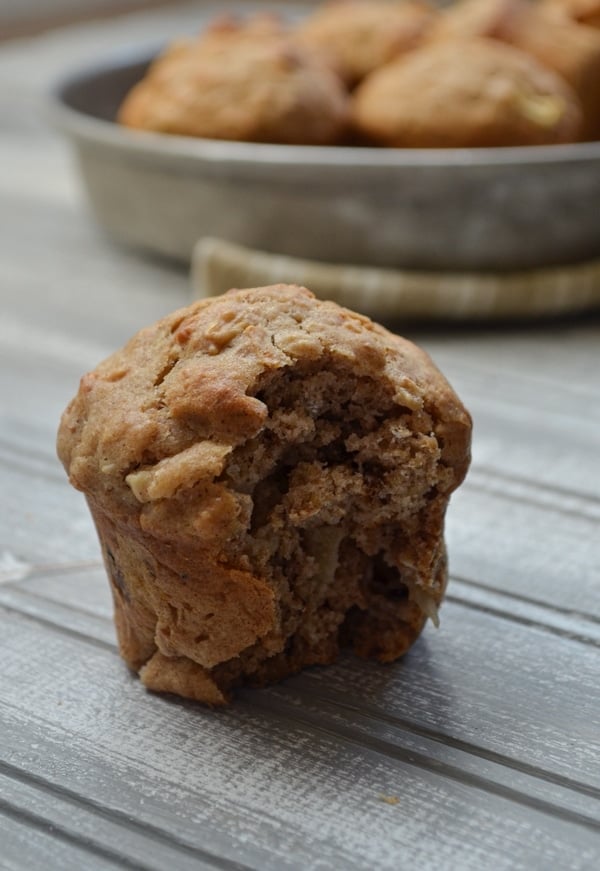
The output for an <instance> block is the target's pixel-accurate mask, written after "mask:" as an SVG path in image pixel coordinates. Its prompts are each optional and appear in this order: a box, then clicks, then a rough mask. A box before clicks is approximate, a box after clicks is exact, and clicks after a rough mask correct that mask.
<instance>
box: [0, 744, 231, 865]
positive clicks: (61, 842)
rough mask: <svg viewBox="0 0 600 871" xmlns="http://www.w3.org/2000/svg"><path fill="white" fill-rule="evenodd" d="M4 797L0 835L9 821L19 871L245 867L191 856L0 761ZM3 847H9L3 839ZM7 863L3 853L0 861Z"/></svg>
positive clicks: (0, 790) (197, 854)
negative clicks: (40, 869) (35, 866)
mask: <svg viewBox="0 0 600 871" xmlns="http://www.w3.org/2000/svg"><path fill="white" fill-rule="evenodd" d="M34 749H39V748H34ZM0 796H1V798H0V832H2V822H3V821H4V824H5V825H6V827H7V832H6V837H7V838H10V840H12V841H13V843H15V847H16V849H15V850H14V861H15V865H14V867H15V868H18V869H19V871H24V869H28V868H31V867H32V864H33V862H34V861H36V862H38V863H39V867H44V866H45V867H52V868H56V869H59V868H60V871H63V868H66V867H68V868H73V869H74V871H82V869H85V871H88V869H96V868H98V869H101V868H102V869H104V868H110V869H117V868H120V869H131V871H164V869H165V868H170V867H174V868H177V871H179V869H181V871H209V869H215V868H219V867H220V868H223V869H225V871H235V869H236V868H238V869H239V868H240V866H238V865H234V864H230V863H226V864H221V863H220V862H218V858H217V861H214V860H213V857H209V858H208V859H207V860H206V861H205V860H204V859H203V857H202V855H201V852H200V851H198V852H195V853H193V852H190V853H188V852H186V851H185V850H182V849H181V848H178V847H173V846H171V845H170V844H168V843H165V842H163V840H161V839H160V838H159V837H153V835H152V832H149V831H140V827H139V826H136V825H135V823H133V824H132V822H131V821H130V820H127V819H120V820H119V819H114V818H110V817H107V816H104V815H102V814H99V813H98V808H96V807H94V805H93V804H91V803H88V804H85V803H84V802H82V801H81V800H80V799H79V797H78V796H77V795H76V794H72V793H71V792H69V791H65V790H61V789H58V788H55V787H53V786H52V784H49V783H48V782H46V781H43V780H40V779H39V778H35V777H32V776H30V775H29V774H28V773H27V772H23V771H21V770H19V769H18V768H14V766H12V765H7V764H2V763H0ZM3 814H4V818H3V816H2V815H3ZM10 840H9V843H10ZM30 841H31V842H32V843H31V844H30ZM48 841H50V842H51V843H50V844H49V843H48ZM38 842H39V844H38ZM2 846H3V848H4V841H2ZM40 847H41V848H42V849H43V850H45V856H44V853H42V855H41V856H39V857H38V855H36V854H37V853H38V850H39V848H40ZM3 852H4V849H3ZM11 852H12V851H11ZM49 856H51V857H52V864H51V866H49V865H45V863H44V862H41V861H40V860H41V859H43V858H45V860H46V862H48V857H49ZM3 859H4V855H3V856H2V859H0V862H2V861H3ZM30 863H31V864H30ZM2 867H3V868H4V867H5V866H4V864H2Z"/></svg>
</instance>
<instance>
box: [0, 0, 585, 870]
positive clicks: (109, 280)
mask: <svg viewBox="0 0 600 871" xmlns="http://www.w3.org/2000/svg"><path fill="white" fill-rule="evenodd" d="M192 20H193V13H192V12H191V11H190V9H189V8H188V9H178V10H175V11H173V10H172V11H171V12H170V13H169V14H168V15H167V14H166V13H165V12H164V11H162V12H154V13H145V14H144V15H139V16H134V17H132V18H123V19H120V20H119V21H118V22H112V23H111V22H103V23H102V24H99V25H97V26H91V25H86V26H78V27H76V28H71V29H63V30H61V31H59V32H55V33H51V34H48V35H46V36H44V37H39V38H37V39H36V40H33V41H30V42H21V43H19V42H14V43H9V44H6V45H5V46H4V47H3V48H2V49H1V50H0V295H1V309H0V420H1V424H0V475H1V479H0V493H1V503H0V505H1V511H0V867H1V868H3V869H19V871H29V869H34V871H36V869H45V871H46V869H61V871H68V869H74V871H75V869H76V871H82V869H83V871H88V869H92V871H96V869H98V871H100V869H103V871H104V869H107V871H108V869H117V868H131V869H156V871H165V869H173V871H179V869H201V868H207V869H208V868H217V869H260V871H263V869H264V871H268V869H273V871H279V869H320V871H326V869H327V871H330V869H380V868H381V869H404V868H411V869H413V868H416V869H426V871H427V869H473V871H475V869H477V871H480V869H505V868H506V869H508V868H510V869H513V868H515V869H517V868H519V869H520V868H522V869H544V871H545V869H592V868H594V869H595V868H598V867H600V801H599V798H600V698H599V697H600V656H599V651H598V647H599V646H600V534H599V527H600V524H599V520H600V374H599V370H600V318H599V317H597V316H596V317H593V316H588V317H587V318H581V319H579V320H576V321H571V322H569V323H565V322H563V323H550V324H546V325H539V324H538V325H530V326H529V327H525V326H522V327H512V328H505V329H498V330H490V329H484V328H472V329H466V328H465V329H461V330H459V329H457V328H449V329H447V330H444V331H442V330H436V331H433V330H429V331H424V330H420V331H415V330H414V329H413V330H412V331H411V335H412V336H413V337H414V338H416V339H417V340H418V341H420V342H421V343H422V344H424V345H425V346H426V347H427V348H428V349H429V350H430V351H431V352H432V354H433V355H434V357H435V359H436V360H437V361H438V363H439V364H440V365H441V367H442V368H443V369H444V371H445V372H446V373H447V374H448V376H449V377H450V379H451V380H452V382H453V383H454V385H455V386H456V388H457V389H458V391H459V393H460V394H461V396H462V397H463V399H464V400H465V402H466V404H467V405H468V406H469V408H470V409H471V411H472V412H473V416H474V419H475V442H474V463H473V468H472V471H471V473H470V476H469V478H468V481H467V483H466V484H465V486H464V488H463V489H462V490H461V492H460V493H458V494H457V495H456V497H455V498H454V500H453V503H452V505H451V509H450V514H449V522H448V539H449V547H450V557H451V570H452V582H451V585H450V589H449V596H448V600H447V603H446V605H445V607H444V608H443V611H442V625H441V628H440V629H439V630H437V631H436V630H434V629H433V628H428V629H427V630H426V632H425V633H424V635H423V637H422V638H421V639H420V641H419V642H418V643H417V644H416V645H415V647H414V649H413V650H412V652H411V653H410V654H409V655H408V656H407V657H406V659H405V660H404V661H403V662H401V663H399V664H396V665H393V666H390V667H382V666H378V665H375V664H371V663H366V662H360V661H358V660H356V659H353V658H351V657H347V658H345V659H343V660H342V661H341V662H340V663H339V664H338V665H336V666H333V667H331V668H328V669H321V670H318V669H317V670H312V671H308V672H306V673H305V674H303V675H301V676H299V677H297V678H294V679H292V680H288V681H286V682H285V683H283V684H281V685H279V686H276V687H274V688H272V689H268V690H264V691H246V692H242V693H241V694H240V696H239V698H238V700H237V701H236V703H235V704H234V705H233V706H232V707H231V708H230V709H228V710H226V711H222V712H211V711H209V710H205V709H204V708H202V707H199V706H196V705H194V704H188V703H185V702H177V701H173V700H167V699H165V698H160V697H157V696H152V695H149V694H147V693H146V692H145V691H144V690H143V688H142V687H141V685H140V684H139V683H138V682H137V681H136V680H134V679H133V678H132V677H131V676H130V675H129V673H128V672H127V670H126V669H125V668H124V666H123V665H122V664H121V662H120V660H119V658H118V656H117V653H116V648H115V640H114V635H113V629H112V625H111V607H110V601H109V595H108V587H107V584H106V582H105V580H104V578H103V573H102V568H101V565H100V561H99V551H98V547H97V543H96V540H95V536H94V532H93V529H92V525H91V522H90V519H89V517H88V514H87V511H86V508H85V506H84V504H83V500H82V498H81V497H80V496H79V494H77V493H75V492H74V491H72V490H71V489H70V487H69V486H68V484H67V482H66V480H65V476H64V474H63V472H62V469H61V468H60V467H59V464H58V461H57V460H56V459H55V456H54V436H55V430H56V426H57V421H58V417H59V414H60V412H61V410H62V408H63V406H64V405H65V404H66V402H67V401H68V399H69V398H70V396H71V395H72V394H73V392H74V391H75V389H76V386H77V381H78V378H79V376H80V375H81V374H82V372H83V371H85V370H86V369H87V368H89V367H92V366H93V365H95V363H96V362H97V361H98V360H99V359H100V358H102V357H103V356H104V355H106V354H107V353H109V352H110V351H111V350H112V349H114V348H116V347H117V346H119V345H120V344H121V343H122V342H123V341H124V340H125V339H126V338H127V337H128V336H129V335H130V334H131V333H132V332H134V331H135V330H136V329H138V328H139V327H140V326H141V325H143V324H145V323H148V322H151V321H153V320H154V319H156V318H157V317H158V316H160V315H162V314H164V313H166V312H167V311H168V310H170V309H172V308H174V307H176V306H179V305H181V304H183V303H185V302H186V300H187V299H188V294H189V290H188V282H187V276H186V275H185V274H184V273H183V272H178V271H176V270H174V269H173V268H171V267H169V266H167V265H165V264H160V263H154V262H149V261H147V260H146V261H145V260H142V259H140V258H138V257H137V256H136V255H135V254H134V253H132V252H129V251H125V250H122V249H119V248H116V247H114V246H113V245H112V244H111V243H110V242H109V241H108V240H107V239H105V238H104V237H103V235H102V233H101V231H100V230H99V229H98V228H97V227H96V226H94V224H93V222H92V220H91V218H90V216H89V215H88V213H87V211H86V206H85V203H84V202H83V201H82V198H81V195H80V193H79V188H78V185H77V180H76V176H75V173H74V170H73V167H72V166H71V163H70V159H69V155H68V153H67V151H66V149H65V148H64V146H63V145H62V143H61V142H60V141H59V140H58V139H57V138H56V137H55V136H53V135H52V134H51V133H50V132H49V131H48V130H47V129H46V128H45V126H44V124H43V121H42V120H41V117H40V111H39V110H40V96H39V95H40V94H41V93H42V92H43V89H44V88H45V86H46V84H47V82H48V80H49V79H51V78H52V77H53V76H54V75H55V74H56V73H58V72H60V71H61V70H62V69H63V67H64V65H65V63H66V62H69V63H78V62H79V61H81V60H85V59H86V58H88V57H92V56H94V55H98V54H100V55H101V54H102V53H105V52H106V51H107V50H109V49H115V48H118V47H119V46H120V45H122V44H125V43H127V42H131V41H134V40H139V39H141V38H142V37H143V38H144V39H146V38H147V39H148V40H152V39H154V38H156V37H159V36H164V35H165V34H166V33H167V32H177V31H180V30H181V29H182V27H184V26H187V25H189V23H190V21H192Z"/></svg>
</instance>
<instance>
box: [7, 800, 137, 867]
mask: <svg viewBox="0 0 600 871" xmlns="http://www.w3.org/2000/svg"><path fill="white" fill-rule="evenodd" d="M0 814H2V815H3V816H5V817H8V818H9V819H12V820H14V821H15V822H17V823H23V824H25V825H27V826H28V827H29V828H34V829H37V830H38V831H40V832H43V833H44V834H46V835H49V836H50V837H52V838H56V840H58V841H63V843H67V844H70V845H71V846H75V847H78V848H79V849H83V850H85V851H86V852H87V853H90V854H92V855H94V856H97V857H99V858H101V859H108V860H109V861H111V862H115V863H116V865H117V867H119V868H127V869H129V871H152V868H151V867H150V866H149V865H142V864H140V863H139V862H136V861H134V860H133V859H130V858H129V857H128V856H125V855H124V854H123V853H118V852H117V851H116V850H111V848H110V847H105V846H104V845H103V844H100V843H98V842H97V841H95V840H93V839H92V838H89V837H85V836H82V835H77V834H74V833H73V832H70V831H69V830H68V829H66V828H65V827H64V826H61V825H58V824H57V823H52V822H49V821H48V820H45V819H44V818H43V817H41V816H39V815H38V814H34V813H32V812H31V811H27V810H24V809H23V808H20V807H15V806H14V805H11V804H10V803H9V802H7V801H5V799H3V798H1V797H0Z"/></svg>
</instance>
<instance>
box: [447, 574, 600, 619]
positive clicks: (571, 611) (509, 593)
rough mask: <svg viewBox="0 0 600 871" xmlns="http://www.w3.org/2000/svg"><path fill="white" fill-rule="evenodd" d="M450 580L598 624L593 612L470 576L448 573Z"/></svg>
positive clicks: (562, 615)
mask: <svg viewBox="0 0 600 871" xmlns="http://www.w3.org/2000/svg"><path fill="white" fill-rule="evenodd" d="M450 581H451V582H452V581H457V582H458V583H459V584H464V585H465V586H466V587H473V588H474V589H476V590H481V592H483V593H492V594H493V595H495V596H502V597H503V598H505V599H515V600H516V601H517V602H523V603H524V604H525V605H533V606H534V607H535V608H541V609H543V610H544V611H550V612H552V613H553V614H558V615H560V616H561V617H574V618H577V619H578V620H582V621H584V622H586V623H593V624H594V625H596V624H599V625H600V617H596V616H595V615H594V614H585V613H584V612H583V611H578V610H577V609H571V608H560V607H559V606H558V605H551V604H549V603H548V602H542V601H541V600H540V599H532V598H531V597H530V596H523V595H521V593H514V592H512V591H510V590H503V589H501V588H500V587H496V586H494V587H489V586H487V585H486V584H482V583H480V582H479V581H473V580H472V579H471V578H465V577H464V576H463V575H455V574H454V573H453V572H451V574H450Z"/></svg>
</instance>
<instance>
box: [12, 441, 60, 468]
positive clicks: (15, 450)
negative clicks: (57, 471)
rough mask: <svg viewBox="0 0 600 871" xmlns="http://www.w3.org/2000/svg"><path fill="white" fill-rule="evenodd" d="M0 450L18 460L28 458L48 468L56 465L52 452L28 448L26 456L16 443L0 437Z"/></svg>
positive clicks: (55, 457) (55, 458) (54, 455)
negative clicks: (14, 456)
mask: <svg viewBox="0 0 600 871" xmlns="http://www.w3.org/2000/svg"><path fill="white" fill-rule="evenodd" d="M0 450H3V451H6V452H7V453H8V454H15V455H16V456H17V457H19V458H25V459H26V458H27V457H29V458H30V459H32V460H39V462H40V463H43V464H44V465H45V466H48V467H50V468H54V467H55V466H56V465H57V463H56V461H57V456H56V454H55V453H54V452H50V451H44V450H40V449H39V448H29V447H28V448H27V454H24V453H23V451H22V449H21V447H20V445H19V443H18V442H16V441H13V440H12V439H10V438H6V437H5V436H0Z"/></svg>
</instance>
